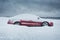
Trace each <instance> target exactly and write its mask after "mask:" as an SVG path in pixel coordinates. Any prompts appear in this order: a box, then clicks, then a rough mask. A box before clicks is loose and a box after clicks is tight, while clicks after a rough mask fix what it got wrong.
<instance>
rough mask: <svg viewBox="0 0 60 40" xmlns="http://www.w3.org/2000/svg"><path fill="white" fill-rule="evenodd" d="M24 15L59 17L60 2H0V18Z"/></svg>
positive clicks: (42, 0)
mask: <svg viewBox="0 0 60 40" xmlns="http://www.w3.org/2000/svg"><path fill="white" fill-rule="evenodd" d="M24 13H29V14H30V13H31V14H36V15H39V16H42V17H43V16H44V17H45V16H48V17H51V16H52V17H60V0H0V16H14V15H19V14H24Z"/></svg>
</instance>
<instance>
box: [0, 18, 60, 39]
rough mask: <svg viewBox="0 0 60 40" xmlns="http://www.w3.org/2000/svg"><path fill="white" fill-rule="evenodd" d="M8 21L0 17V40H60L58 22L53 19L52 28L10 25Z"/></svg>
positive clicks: (59, 22) (59, 23)
mask: <svg viewBox="0 0 60 40" xmlns="http://www.w3.org/2000/svg"><path fill="white" fill-rule="evenodd" d="M8 20H9V18H6V17H0V40H60V20H55V19H53V20H52V21H53V23H54V26H53V27H48V26H44V27H27V26H19V25H10V24H7V21H8Z"/></svg>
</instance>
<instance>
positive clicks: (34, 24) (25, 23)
mask: <svg viewBox="0 0 60 40" xmlns="http://www.w3.org/2000/svg"><path fill="white" fill-rule="evenodd" d="M16 22H19V25H23V26H43V25H42V24H43V22H35V21H32V20H28V21H27V20H20V21H16ZM8 24H14V23H13V21H11V20H9V21H8ZM48 26H53V22H48Z"/></svg>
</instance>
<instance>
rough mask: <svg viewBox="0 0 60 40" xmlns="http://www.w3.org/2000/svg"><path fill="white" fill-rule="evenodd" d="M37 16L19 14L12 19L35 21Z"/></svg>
mask: <svg viewBox="0 0 60 40" xmlns="http://www.w3.org/2000/svg"><path fill="white" fill-rule="evenodd" d="M38 17H39V16H36V15H33V14H20V15H17V16H14V17H12V19H24V20H37V19H38Z"/></svg>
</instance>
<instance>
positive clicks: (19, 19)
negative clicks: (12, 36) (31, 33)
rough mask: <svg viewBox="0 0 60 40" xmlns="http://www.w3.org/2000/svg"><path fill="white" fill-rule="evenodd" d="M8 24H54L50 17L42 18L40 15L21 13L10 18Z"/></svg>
mask: <svg viewBox="0 0 60 40" xmlns="http://www.w3.org/2000/svg"><path fill="white" fill-rule="evenodd" d="M8 24H15V25H22V26H29V27H31V26H53V22H52V21H51V20H48V19H42V18H40V17H39V16H36V15H32V14H21V15H18V16H14V17H12V18H11V19H9V20H8Z"/></svg>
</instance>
